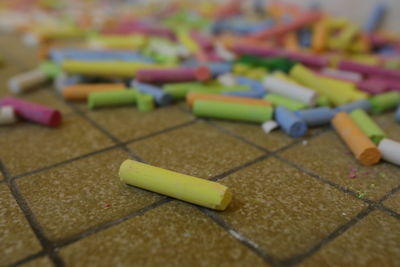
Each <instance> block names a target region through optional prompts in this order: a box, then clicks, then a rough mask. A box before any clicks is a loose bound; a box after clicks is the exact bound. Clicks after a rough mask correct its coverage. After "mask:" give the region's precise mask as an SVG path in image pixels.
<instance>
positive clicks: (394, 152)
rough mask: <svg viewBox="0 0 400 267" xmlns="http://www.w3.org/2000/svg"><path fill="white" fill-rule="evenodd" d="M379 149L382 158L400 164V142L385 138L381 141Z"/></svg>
mask: <svg viewBox="0 0 400 267" xmlns="http://www.w3.org/2000/svg"><path fill="white" fill-rule="evenodd" d="M378 148H379V151H380V152H381V154H382V158H383V159H384V160H386V161H388V162H391V163H393V164H396V165H400V143H399V142H396V141H393V140H391V139H388V138H384V139H383V140H382V141H381V142H380V143H379V146H378Z"/></svg>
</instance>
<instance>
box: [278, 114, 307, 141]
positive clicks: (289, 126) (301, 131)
mask: <svg viewBox="0 0 400 267" xmlns="http://www.w3.org/2000/svg"><path fill="white" fill-rule="evenodd" d="M275 120H276V121H277V122H278V123H279V125H280V126H281V127H282V129H283V130H284V131H285V132H286V133H287V134H288V135H289V136H291V137H302V136H304V135H305V134H306V132H307V124H306V122H305V121H303V120H302V119H300V118H299V117H297V116H296V115H295V114H294V113H293V112H291V111H289V110H288V109H287V108H285V107H282V106H278V107H277V108H276V109H275Z"/></svg>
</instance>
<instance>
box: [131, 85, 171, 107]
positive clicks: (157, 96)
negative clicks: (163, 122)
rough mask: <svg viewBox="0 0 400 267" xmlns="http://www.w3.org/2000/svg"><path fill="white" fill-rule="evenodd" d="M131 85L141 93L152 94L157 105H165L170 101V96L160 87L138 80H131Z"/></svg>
mask: <svg viewBox="0 0 400 267" xmlns="http://www.w3.org/2000/svg"><path fill="white" fill-rule="evenodd" d="M131 86H132V87H134V88H136V89H137V90H138V91H139V92H141V93H146V94H150V95H152V96H153V97H154V101H155V102H156V103H157V105H159V106H166V105H169V104H170V103H171V102H172V96H171V95H170V94H169V93H167V92H165V91H164V90H163V89H162V88H160V87H157V86H153V85H150V84H146V83H141V82H138V81H132V83H131Z"/></svg>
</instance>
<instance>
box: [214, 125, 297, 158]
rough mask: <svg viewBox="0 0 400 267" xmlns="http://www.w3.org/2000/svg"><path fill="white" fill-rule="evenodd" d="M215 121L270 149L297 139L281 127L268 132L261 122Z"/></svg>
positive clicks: (280, 146) (275, 148)
mask: <svg viewBox="0 0 400 267" xmlns="http://www.w3.org/2000/svg"><path fill="white" fill-rule="evenodd" d="M215 123H216V124H217V125H219V126H222V127H223V128H225V129H227V130H229V131H231V132H233V133H235V134H237V135H239V136H242V137H244V138H246V139H247V140H249V141H251V142H253V143H255V144H257V145H259V146H261V147H263V148H265V149H268V150H270V151H273V150H277V149H279V148H282V147H284V146H287V145H289V144H291V143H293V142H294V141H295V139H294V138H291V137H289V136H288V135H287V134H285V133H284V132H283V131H281V130H279V129H278V130H276V131H273V132H271V133H269V134H266V133H264V131H263V130H262V128H261V125H260V124H250V123H241V122H227V121H218V122H215Z"/></svg>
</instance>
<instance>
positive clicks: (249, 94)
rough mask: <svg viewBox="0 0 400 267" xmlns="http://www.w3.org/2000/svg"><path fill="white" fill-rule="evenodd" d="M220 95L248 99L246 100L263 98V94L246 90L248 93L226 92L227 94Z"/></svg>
mask: <svg viewBox="0 0 400 267" xmlns="http://www.w3.org/2000/svg"><path fill="white" fill-rule="evenodd" d="M222 94H223V95H230V96H240V97H248V98H263V97H264V95H265V92H260V91H256V90H248V91H228V92H223V93H222Z"/></svg>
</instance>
